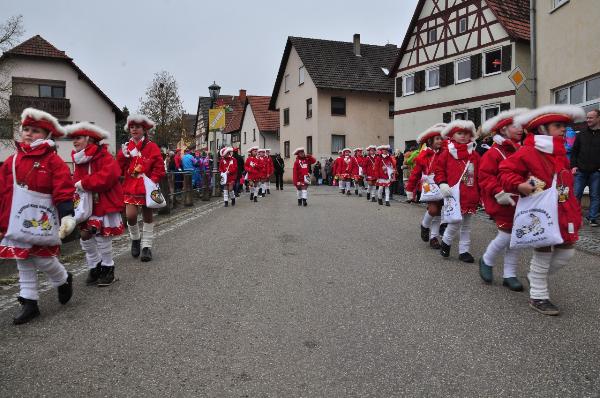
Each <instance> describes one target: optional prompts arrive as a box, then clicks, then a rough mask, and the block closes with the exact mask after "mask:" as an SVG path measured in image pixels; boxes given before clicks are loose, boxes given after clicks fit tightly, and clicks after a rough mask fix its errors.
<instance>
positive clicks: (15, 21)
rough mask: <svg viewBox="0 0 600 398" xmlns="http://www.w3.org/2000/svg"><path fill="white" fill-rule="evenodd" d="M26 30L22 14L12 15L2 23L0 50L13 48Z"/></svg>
mask: <svg viewBox="0 0 600 398" xmlns="http://www.w3.org/2000/svg"><path fill="white" fill-rule="evenodd" d="M24 32H25V29H23V16H22V15H16V16H12V17H10V18H8V19H7V20H6V22H4V23H3V24H0V51H2V52H4V51H6V50H10V49H11V48H13V47H14V46H15V45H16V44H17V43H18V42H19V39H20V38H21V36H22V35H23V33H24Z"/></svg>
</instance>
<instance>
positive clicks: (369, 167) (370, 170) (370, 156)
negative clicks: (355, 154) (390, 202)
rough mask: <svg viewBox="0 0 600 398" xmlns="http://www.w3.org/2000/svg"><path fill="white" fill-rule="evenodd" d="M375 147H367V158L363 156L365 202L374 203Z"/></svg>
mask: <svg viewBox="0 0 600 398" xmlns="http://www.w3.org/2000/svg"><path fill="white" fill-rule="evenodd" d="M377 156H378V155H377V147H376V146H375V145H369V146H368V147H367V156H365V160H364V162H365V167H364V173H365V180H366V182H367V200H371V202H375V192H376V190H377V174H376V172H375V162H376V161H377Z"/></svg>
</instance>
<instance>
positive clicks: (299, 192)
mask: <svg viewBox="0 0 600 398" xmlns="http://www.w3.org/2000/svg"><path fill="white" fill-rule="evenodd" d="M296 195H297V196H298V199H302V191H301V190H299V189H297V190H296Z"/></svg>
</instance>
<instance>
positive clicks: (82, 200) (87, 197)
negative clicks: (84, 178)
mask: <svg viewBox="0 0 600 398" xmlns="http://www.w3.org/2000/svg"><path fill="white" fill-rule="evenodd" d="M91 172H92V165H91V164H89V165H88V174H91ZM92 201H93V196H92V193H91V192H88V191H86V190H84V189H79V188H76V189H75V194H74V195H73V207H74V210H75V222H76V223H77V224H80V223H82V222H84V221H87V219H88V218H90V216H91V215H92V211H93V209H94V204H93V203H92Z"/></svg>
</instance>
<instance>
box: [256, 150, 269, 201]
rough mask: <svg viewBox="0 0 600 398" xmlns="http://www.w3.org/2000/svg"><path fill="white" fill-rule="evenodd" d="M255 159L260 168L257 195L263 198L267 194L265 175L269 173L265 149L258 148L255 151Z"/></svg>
mask: <svg viewBox="0 0 600 398" xmlns="http://www.w3.org/2000/svg"><path fill="white" fill-rule="evenodd" d="M256 159H257V160H258V167H259V170H260V181H259V185H258V196H260V197H263V198H264V197H265V196H266V194H267V175H268V173H269V170H268V167H269V164H268V161H267V156H266V150H265V149H263V148H260V149H259V150H258V151H257V152H256Z"/></svg>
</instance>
